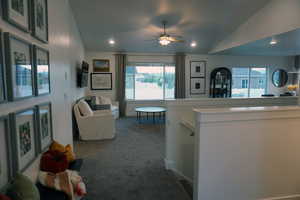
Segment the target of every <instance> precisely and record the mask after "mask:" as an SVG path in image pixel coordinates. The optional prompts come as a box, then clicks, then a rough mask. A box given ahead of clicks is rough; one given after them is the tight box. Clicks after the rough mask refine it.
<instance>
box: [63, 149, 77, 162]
mask: <svg viewBox="0 0 300 200" xmlns="http://www.w3.org/2000/svg"><path fill="white" fill-rule="evenodd" d="M65 150H66V153H65V154H66V156H67V160H68V162H69V163H70V162H73V161H74V160H75V159H76V157H75V154H74V152H73V150H72V147H71V145H69V144H68V145H67V146H66V147H65Z"/></svg>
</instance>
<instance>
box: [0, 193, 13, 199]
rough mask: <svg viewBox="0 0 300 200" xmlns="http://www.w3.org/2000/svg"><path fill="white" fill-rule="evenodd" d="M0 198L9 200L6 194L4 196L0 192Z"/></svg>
mask: <svg viewBox="0 0 300 200" xmlns="http://www.w3.org/2000/svg"><path fill="white" fill-rule="evenodd" d="M0 200H11V198H9V197H8V196H5V195H3V194H0Z"/></svg>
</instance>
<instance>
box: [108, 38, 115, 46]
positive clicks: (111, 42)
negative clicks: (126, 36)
mask: <svg viewBox="0 0 300 200" xmlns="http://www.w3.org/2000/svg"><path fill="white" fill-rule="evenodd" d="M108 43H109V44H111V45H114V44H115V43H116V42H115V41H114V40H113V39H110V40H109V41H108Z"/></svg>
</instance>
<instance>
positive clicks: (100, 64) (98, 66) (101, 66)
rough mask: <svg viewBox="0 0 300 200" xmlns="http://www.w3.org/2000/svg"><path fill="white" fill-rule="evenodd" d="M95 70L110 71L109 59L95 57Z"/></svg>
mask: <svg viewBox="0 0 300 200" xmlns="http://www.w3.org/2000/svg"><path fill="white" fill-rule="evenodd" d="M93 70H94V72H109V60H103V59H94V60H93Z"/></svg>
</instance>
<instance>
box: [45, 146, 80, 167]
mask: <svg viewBox="0 0 300 200" xmlns="http://www.w3.org/2000/svg"><path fill="white" fill-rule="evenodd" d="M50 150H51V151H59V152H62V153H64V154H65V155H66V156H67V159H68V162H69V163H70V162H72V161H74V160H75V159H76V158H75V154H74V152H73V150H72V147H71V145H69V144H68V145H67V146H64V145H62V144H60V143H58V142H56V141H53V143H52V144H51V146H50Z"/></svg>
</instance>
